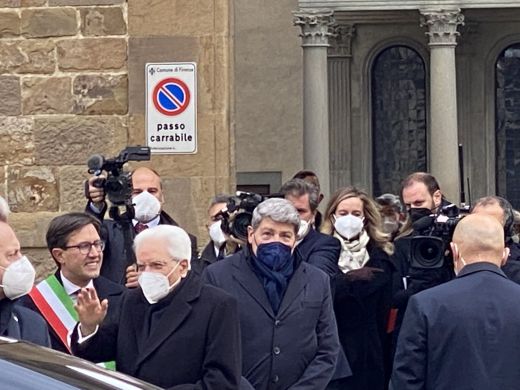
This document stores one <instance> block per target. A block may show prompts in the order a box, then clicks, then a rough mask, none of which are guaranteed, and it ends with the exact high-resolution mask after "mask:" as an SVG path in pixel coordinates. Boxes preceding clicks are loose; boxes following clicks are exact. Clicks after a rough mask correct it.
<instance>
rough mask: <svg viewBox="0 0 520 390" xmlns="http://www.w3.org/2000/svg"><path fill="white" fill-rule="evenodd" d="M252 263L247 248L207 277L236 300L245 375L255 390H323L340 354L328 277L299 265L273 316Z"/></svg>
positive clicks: (220, 263)
mask: <svg viewBox="0 0 520 390" xmlns="http://www.w3.org/2000/svg"><path fill="white" fill-rule="evenodd" d="M250 261H251V258H250V255H249V250H248V249H247V248H245V249H243V250H242V251H241V252H239V253H237V254H235V255H233V256H230V257H228V258H226V259H224V260H221V261H218V262H216V263H215V264H212V265H210V266H209V267H207V268H206V270H205V271H204V276H203V277H204V279H205V280H207V281H208V282H209V283H211V284H213V285H215V286H217V287H220V288H222V289H224V290H226V291H228V292H229V293H230V294H232V295H233V296H235V297H236V298H237V300H238V304H239V309H240V310H239V311H240V327H241V333H242V361H243V364H242V375H243V376H244V377H245V378H246V379H247V380H248V381H249V382H250V383H251V384H252V385H253V387H254V388H255V389H256V390H266V389H272V390H275V389H280V390H281V389H287V388H291V389H316V390H319V389H324V388H325V386H326V385H327V383H328V382H329V380H330V378H331V377H332V374H333V372H334V367H335V364H336V360H337V356H338V353H339V350H340V346H339V341H338V333H337V328H336V324H335V318H334V312H333V310H332V298H331V294H330V286H329V278H328V277H327V275H326V274H325V273H323V272H322V271H320V270H318V269H316V268H315V267H313V266H310V265H309V264H307V263H305V262H301V261H300V264H299V266H297V268H296V270H295V271H294V274H293V276H292V278H291V280H290V281H289V285H288V287H287V290H286V292H285V295H284V297H283V300H282V303H281V305H280V310H279V311H278V315H274V313H273V309H272V307H271V304H270V303H269V301H268V298H267V295H266V293H265V290H264V288H263V286H262V284H261V282H260V280H259V278H258V277H257V276H256V274H255V273H254V272H253V270H252V268H251V266H250ZM347 375H348V374H347Z"/></svg>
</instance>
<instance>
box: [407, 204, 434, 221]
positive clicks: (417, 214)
mask: <svg viewBox="0 0 520 390" xmlns="http://www.w3.org/2000/svg"><path fill="white" fill-rule="evenodd" d="M408 214H409V215H410V219H411V220H412V223H414V222H417V221H418V220H419V219H421V218H423V217H428V216H429V215H431V214H432V211H431V210H430V209H427V208H426V207H417V208H411V209H409V210H408Z"/></svg>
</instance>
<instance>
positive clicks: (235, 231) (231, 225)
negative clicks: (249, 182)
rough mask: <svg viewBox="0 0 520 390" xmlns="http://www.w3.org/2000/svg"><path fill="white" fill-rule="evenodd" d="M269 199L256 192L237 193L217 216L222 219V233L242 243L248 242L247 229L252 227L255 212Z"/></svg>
mask: <svg viewBox="0 0 520 390" xmlns="http://www.w3.org/2000/svg"><path fill="white" fill-rule="evenodd" d="M266 199H267V197H265V196H263V195H260V194H255V193H254V192H242V191H237V192H236V196H233V197H231V199H230V200H229V201H228V203H227V205H226V207H225V208H223V209H222V210H221V211H220V212H219V213H218V214H217V216H221V217H222V225H221V228H222V231H223V232H224V233H226V234H227V235H229V236H232V237H234V238H236V239H238V240H240V241H242V242H247V227H248V226H249V225H251V219H252V218H253V210H254V209H255V208H256V206H258V205H259V204H260V203H262V202H263V201H264V200H266Z"/></svg>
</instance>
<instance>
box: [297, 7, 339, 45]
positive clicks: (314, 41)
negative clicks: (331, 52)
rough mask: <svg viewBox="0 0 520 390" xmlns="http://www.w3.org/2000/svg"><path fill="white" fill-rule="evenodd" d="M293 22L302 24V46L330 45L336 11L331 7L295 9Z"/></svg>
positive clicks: (298, 24)
mask: <svg viewBox="0 0 520 390" xmlns="http://www.w3.org/2000/svg"><path fill="white" fill-rule="evenodd" d="M293 15H294V20H293V23H294V25H295V26H300V28H301V34H300V37H301V38H302V46H303V47H305V46H322V47H328V46H329V38H330V37H332V35H333V33H332V32H331V26H332V25H334V11H333V10H331V9H316V10H314V9H301V10H299V11H294V12H293Z"/></svg>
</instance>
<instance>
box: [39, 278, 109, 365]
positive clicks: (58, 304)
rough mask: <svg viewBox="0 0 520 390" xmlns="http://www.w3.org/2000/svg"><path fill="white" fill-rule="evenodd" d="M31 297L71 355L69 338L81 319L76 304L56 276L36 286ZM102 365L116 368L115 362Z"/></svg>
mask: <svg viewBox="0 0 520 390" xmlns="http://www.w3.org/2000/svg"><path fill="white" fill-rule="evenodd" d="M29 296H30V297H31V299H32V300H33V302H34V304H35V305H36V307H37V308H38V310H39V311H40V313H41V314H42V316H43V317H44V318H45V320H46V321H47V322H48V323H49V325H50V326H51V328H52V329H53V330H54V332H55V333H56V334H57V335H58V338H59V339H60V341H61V342H62V344H63V345H64V346H65V348H67V351H69V353H71V350H70V346H69V343H68V337H67V336H68V334H69V333H71V332H72V330H73V329H74V327H75V326H76V324H77V323H78V320H79V319H78V313H77V312H76V310H75V309H74V302H73V301H72V299H71V297H70V296H69V295H68V294H67V292H66V291H65V288H64V287H63V285H62V284H61V283H60V282H59V280H58V279H57V278H56V276H55V275H51V276H49V277H48V278H47V279H45V280H43V281H41V282H40V283H38V284H37V285H36V286H34V287H33V289H32V290H31V292H29ZM100 365H101V366H103V367H105V368H108V369H112V370H113V369H114V368H115V364H114V362H107V363H100Z"/></svg>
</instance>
